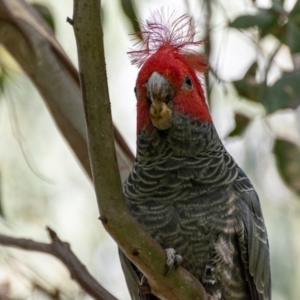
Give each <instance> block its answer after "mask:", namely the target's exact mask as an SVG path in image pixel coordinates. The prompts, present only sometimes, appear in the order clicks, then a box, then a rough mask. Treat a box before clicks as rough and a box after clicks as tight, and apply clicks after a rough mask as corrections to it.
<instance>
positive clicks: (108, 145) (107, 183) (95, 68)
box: [73, 0, 208, 300]
mask: <svg viewBox="0 0 300 300" xmlns="http://www.w3.org/2000/svg"><path fill="white" fill-rule="evenodd" d="M100 7H101V1H99V0H90V1H80V0H74V17H73V22H74V32H75V36H76V41H77V48H78V57H79V70H80V80H81V86H82V94H83V100H84V103H85V113H86V122H87V128H88V141H89V152H90V157H91V165H92V171H93V178H94V184H95V188H96V194H97V201H98V206H99V210H100V212H101V220H102V223H103V225H104V226H105V229H106V230H107V231H108V232H109V234H110V235H111V236H112V237H113V238H114V239H115V240H116V241H117V243H118V245H119V246H120V247H121V249H122V251H123V252H124V253H125V254H126V256H127V257H128V258H129V259H130V260H131V261H132V262H133V263H134V264H135V265H137V267H138V268H139V269H140V270H141V271H142V273H143V274H144V275H145V276H146V278H147V280H148V283H149V284H150V286H151V289H152V290H151V291H152V292H153V293H154V294H155V295H157V296H159V297H160V298H161V299H172V300H179V299H185V300H188V299H193V300H194V299H198V300H202V299H208V296H207V295H206V293H205V291H204V288H203V287H202V285H201V284H200V282H199V281H198V280H197V279H196V278H195V277H193V276H192V275H191V274H190V273H189V272H187V271H186V270H185V269H183V268H181V267H179V268H178V269H177V270H171V272H170V274H169V275H168V276H164V275H163V274H164V270H165V259H166V257H165V252H164V251H163V249H162V248H161V247H160V245H159V244H158V243H157V242H156V241H154V240H153V239H152V238H151V237H150V235H148V234H146V233H145V232H144V231H143V230H142V229H141V227H140V225H139V224H138V223H137V221H136V220H135V219H134V218H133V216H132V215H131V214H130V212H129V211H128V209H127V207H126V205H125V201H124V198H123V193H122V189H121V181H120V177H119V174H118V170H117V164H116V153H115V147H114V143H113V138H112V137H113V126H112V119H111V111H110V102H109V95H108V87H107V78H106V68H105V58H104V47H103V32H102V25H101V17H100V16H101V14H100Z"/></svg>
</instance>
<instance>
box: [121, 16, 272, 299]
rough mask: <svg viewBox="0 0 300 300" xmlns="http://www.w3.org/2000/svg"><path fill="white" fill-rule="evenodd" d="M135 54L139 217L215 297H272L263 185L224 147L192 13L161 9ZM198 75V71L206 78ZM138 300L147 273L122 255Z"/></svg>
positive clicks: (132, 181)
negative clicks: (206, 86)
mask: <svg viewBox="0 0 300 300" xmlns="http://www.w3.org/2000/svg"><path fill="white" fill-rule="evenodd" d="M141 35H142V40H141V42H140V47H139V48H138V49H136V50H133V51H131V52H129V54H130V56H131V57H132V62H133V63H134V64H135V65H137V66H138V67H140V71H139V74H138V77H137V81H136V87H135V94H136V98H137V155H136V160H135V163H134V166H133V169H132V171H131V174H130V175H129V177H128V179H127V180H126V181H125V183H124V194H125V198H126V202H127V205H128V207H129V209H130V211H131V213H132V214H133V216H134V217H135V218H136V219H137V220H138V221H139V223H140V224H141V226H142V227H143V228H144V230H145V231H147V232H148V233H149V234H150V235H151V236H152V237H153V238H154V239H155V240H156V241H157V242H158V243H159V244H160V245H161V246H162V247H163V248H164V249H167V250H166V253H167V264H168V265H167V268H168V269H169V268H170V267H172V265H176V264H179V263H181V266H182V267H184V268H186V269H187V270H188V271H189V272H191V273H192V274H193V275H194V276H195V277H196V278H197V279H199V281H200V282H201V283H202V284H203V286H204V287H205V289H206V291H207V293H208V294H210V295H212V296H213V298H214V299H215V300H247V299H248V300H268V299H271V292H270V289H271V277H270V259H269V244H268V237H267V232H266V227H265V224H264V219H263V216H262V212H261V207H260V202H259V198H258V195H257V193H256V192H255V189H254V188H253V186H252V184H251V182H250V180H249V179H248V178H247V176H246V175H245V173H244V172H243V170H242V169H241V168H240V167H239V166H238V165H237V164H236V162H235V161H234V159H233V158H232V157H231V156H230V154H229V153H228V152H227V151H226V149H225V148H224V146H223V144H222V142H221V140H220V138H219V136H218V134H217V132H216V129H215V127H214V125H213V122H212V118H211V116H210V113H209V110H208V107H207V104H206V101H205V95H204V92H203V87H202V84H201V82H200V80H199V78H198V76H197V75H198V74H199V73H200V74H201V73H203V72H204V71H205V68H206V63H205V57H204V56H203V55H201V54H199V53H197V52H195V51H194V50H192V49H191V47H195V46H197V45H199V44H200V43H201V42H198V41H194V39H195V24H194V21H193V19H191V18H189V17H188V16H186V15H183V16H181V17H175V16H174V14H172V15H171V16H170V17H169V18H167V17H165V16H164V13H163V12H155V13H153V14H152V18H151V19H150V20H148V21H146V23H145V24H143V27H142V32H141ZM197 73H198V74H197ZM120 256H121V262H122V267H123V270H124V274H125V277H126V281H127V285H128V288H129V291H130V294H131V297H132V298H133V299H157V298H156V297H155V296H154V295H152V294H142V293H140V291H139V284H140V281H141V280H142V281H143V280H144V279H143V275H142V274H141V272H140V271H139V270H138V269H137V268H136V267H135V266H134V265H133V264H132V263H131V262H130V261H129V260H128V259H127V258H126V257H125V256H124V255H123V253H120Z"/></svg>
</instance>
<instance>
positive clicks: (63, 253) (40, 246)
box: [0, 228, 117, 300]
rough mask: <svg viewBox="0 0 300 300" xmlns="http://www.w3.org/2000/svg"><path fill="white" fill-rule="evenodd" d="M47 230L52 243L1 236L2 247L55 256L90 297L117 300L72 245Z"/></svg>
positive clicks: (0, 243)
mask: <svg viewBox="0 0 300 300" xmlns="http://www.w3.org/2000/svg"><path fill="white" fill-rule="evenodd" d="M47 230H48V232H49V235H50V238H51V243H40V242H36V241H33V240H30V239H24V238H13V237H10V236H7V235H3V234H0V245H2V246H9V247H14V248H18V249H22V250H30V251H37V252H42V253H46V254H50V255H53V256H55V257H56V258H58V259H59V260H60V261H62V262H63V263H64V265H65V266H66V267H67V269H68V270H69V272H70V275H71V277H72V279H74V280H75V281H76V282H77V283H78V284H79V285H80V286H81V287H82V289H83V290H84V291H85V292H86V293H88V294H89V295H90V296H92V297H94V298H95V299H99V300H117V299H116V298H115V297H114V296H113V295H111V294H110V293H109V292H108V291H107V290H106V289H104V288H103V287H102V286H101V285H100V284H99V283H98V282H97V281H96V280H95V279H94V278H93V277H92V275H91V274H90V273H89V272H88V270H87V269H86V267H85V266H84V265H83V264H82V263H81V262H80V260H79V259H78V258H77V257H76V255H75V254H74V253H73V252H72V250H71V248H70V245H69V244H68V243H66V242H63V241H61V240H60V238H59V237H58V236H57V234H56V233H55V232H54V231H53V230H52V229H50V228H47Z"/></svg>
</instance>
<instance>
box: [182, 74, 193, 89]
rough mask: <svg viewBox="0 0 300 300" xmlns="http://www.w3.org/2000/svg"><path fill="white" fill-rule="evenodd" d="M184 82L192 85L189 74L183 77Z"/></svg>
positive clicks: (189, 85) (188, 85)
mask: <svg viewBox="0 0 300 300" xmlns="http://www.w3.org/2000/svg"><path fill="white" fill-rule="evenodd" d="M184 83H185V84H186V85H187V87H189V88H191V87H192V86H193V83H192V80H191V78H190V77H189V76H185V77H184Z"/></svg>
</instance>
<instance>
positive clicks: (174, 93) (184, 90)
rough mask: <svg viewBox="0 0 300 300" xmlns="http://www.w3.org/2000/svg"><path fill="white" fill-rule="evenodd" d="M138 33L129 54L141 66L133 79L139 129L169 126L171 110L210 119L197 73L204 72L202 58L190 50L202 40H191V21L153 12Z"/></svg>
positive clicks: (193, 34)
mask: <svg viewBox="0 0 300 300" xmlns="http://www.w3.org/2000/svg"><path fill="white" fill-rule="evenodd" d="M137 35H140V36H141V37H142V39H141V41H140V42H138V43H137V44H136V45H135V46H136V47H137V49H136V50H132V51H130V52H128V53H129V55H130V57H131V61H132V63H133V64H135V65H137V66H138V67H140V68H141V69H140V72H139V74H138V78H137V82H136V96H137V101H138V102H137V110H138V111H137V116H138V124H137V126H138V131H140V130H141V129H142V128H145V129H148V130H149V129H151V128H153V126H154V127H156V128H157V129H158V130H164V129H168V128H170V126H171V125H172V113H173V112H177V113H181V114H187V115H189V116H190V117H192V118H198V119H199V120H200V121H211V116H210V114H209V112H208V108H207V105H206V102H205V97H204V93H203V89H202V86H201V82H200V81H199V78H198V77H197V75H196V72H204V71H205V69H206V63H205V57H204V55H202V54H199V53H197V52H196V51H195V50H193V49H191V48H192V47H193V48H195V46H199V45H200V44H201V43H202V41H194V39H195V35H196V29H195V23H194V20H193V19H192V18H190V17H188V16H187V15H182V16H180V17H176V16H175V14H174V13H173V14H171V16H170V17H166V15H165V14H164V13H163V11H161V12H154V13H152V15H151V18H150V19H149V20H147V21H146V22H145V23H144V24H142V31H141V32H140V33H138V34H137Z"/></svg>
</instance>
